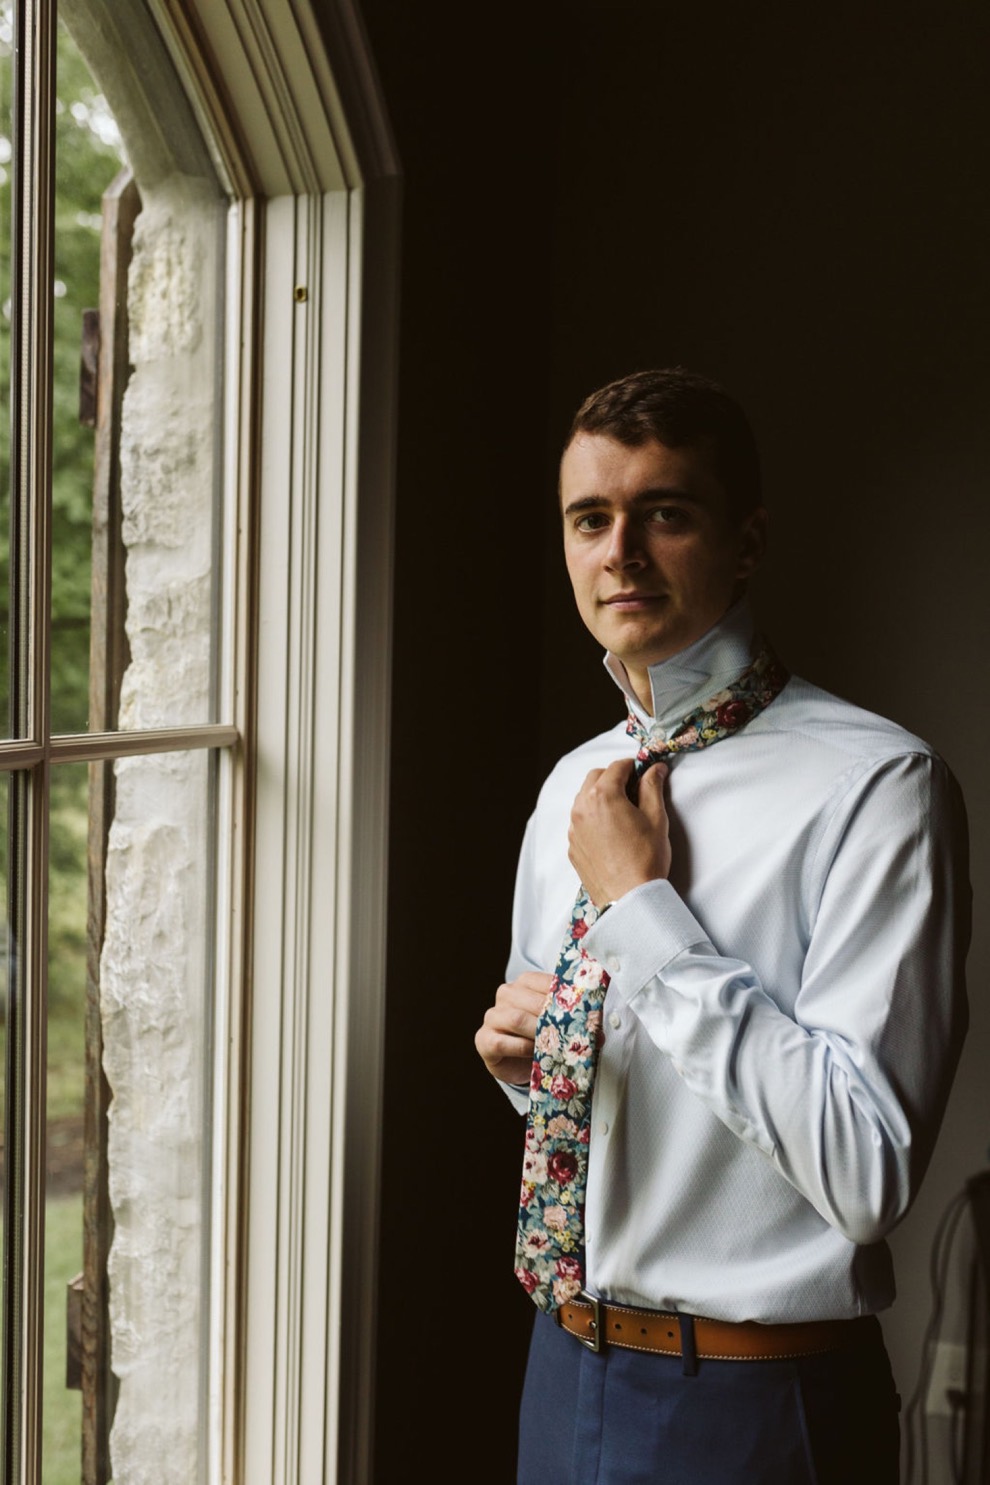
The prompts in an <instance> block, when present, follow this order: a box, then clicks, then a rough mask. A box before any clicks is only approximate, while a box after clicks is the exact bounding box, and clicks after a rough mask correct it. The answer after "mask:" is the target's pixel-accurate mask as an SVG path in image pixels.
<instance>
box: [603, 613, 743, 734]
mask: <svg viewBox="0 0 990 1485" xmlns="http://www.w3.org/2000/svg"><path fill="white" fill-rule="evenodd" d="M753 634H754V630H753V616H752V613H751V611H750V608H749V604H748V603H747V601H746V599H745V598H741V599H740V600H739V602H738V603H736V604H734V605H733V606H732V608H730V609H729V612H728V613H727V614H726V615H725V617H724V618H722V619H720V620H719V622H718V623H717V624H715V625H713V627H712V628H711V629H709V630H708V632H707V633H706V634H703V635H702V636H701V638H700V639H696V640H695V642H694V644H692V645H688V647H687V649H686V650H681V651H680V652H679V653H678V654H676V655H671V657H670V659H669V660H661V661H660V662H659V663H658V664H657V665H651V666H650V670H649V674H650V686H651V687H652V690H653V716H652V717H648V716H647V714H646V713H645V712H644V710H643V707H642V705H641V703H640V702H639V701H638V700H637V698H636V696H635V694H634V692H633V689H632V686H631V684H630V682H629V676H628V675H627V673H626V667H625V666H624V665H623V663H622V661H621V660H618V659H617V658H616V657H615V655H613V654H612V653H611V652H610V651H609V652H607V653H606V655H605V669H606V670H607V671H608V673H609V675H610V676H611V677H612V679H613V681H615V684H616V685H617V686H618V687H619V689H620V690H621V691H622V693H623V695H624V696H625V698H626V700H627V702H628V703H629V706H630V708H631V709H632V711H634V712H635V714H636V715H637V717H639V719H640V721H642V722H647V723H649V722H653V721H655V722H656V723H658V724H659V725H660V726H661V727H667V726H669V725H670V724H671V723H672V722H677V721H680V719H681V718H682V717H684V716H686V715H687V713H688V712H690V711H692V710H693V709H694V708H695V707H696V706H699V705H700V704H701V702H703V701H706V700H707V699H708V697H709V696H713V695H714V694H715V692H716V691H721V690H722V689H723V687H725V686H727V685H729V684H730V682H732V681H734V680H735V679H736V677H737V676H738V675H740V674H741V673H742V671H744V670H745V669H746V666H747V665H748V664H749V663H750V661H751V660H752V658H753Z"/></svg>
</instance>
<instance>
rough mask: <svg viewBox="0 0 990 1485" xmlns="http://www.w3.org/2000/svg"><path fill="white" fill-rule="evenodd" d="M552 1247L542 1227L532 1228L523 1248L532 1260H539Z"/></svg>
mask: <svg viewBox="0 0 990 1485" xmlns="http://www.w3.org/2000/svg"><path fill="white" fill-rule="evenodd" d="M549 1246H550V1239H549V1237H548V1236H547V1234H546V1233H545V1232H544V1231H543V1229H542V1227H531V1228H530V1230H529V1232H527V1234H526V1237H525V1239H524V1241H523V1247H524V1248H525V1249H526V1252H527V1253H528V1254H529V1255H530V1257H531V1258H538V1257H539V1256H540V1254H541V1253H545V1252H546V1250H547V1249H548V1248H549Z"/></svg>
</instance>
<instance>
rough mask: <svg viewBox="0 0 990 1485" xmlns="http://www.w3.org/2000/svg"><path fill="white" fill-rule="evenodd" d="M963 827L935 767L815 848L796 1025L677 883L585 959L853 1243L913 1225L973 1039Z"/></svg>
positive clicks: (635, 903) (883, 793) (836, 819)
mask: <svg viewBox="0 0 990 1485" xmlns="http://www.w3.org/2000/svg"><path fill="white" fill-rule="evenodd" d="M966 854H967V850H966V830H965V816H964V813H963V810H962V803H961V800H960V797H959V793H958V789H957V787H956V785H955V782H954V780H953V779H952V777H951V775H950V774H949V772H948V770H947V769H946V767H945V765H944V764H943V763H942V762H941V760H940V759H937V758H932V757H930V756H929V755H927V754H922V753H911V754H907V755H904V756H900V757H896V758H893V759H887V760H884V762H883V763H881V764H879V765H875V766H872V767H871V768H870V769H868V770H867V771H866V773H865V774H864V775H863V776H862V777H860V778H858V779H857V780H856V781H855V783H854V784H853V785H851V786H850V787H849V788H848V789H847V790H846V792H845V794H844V797H843V798H842V799H841V800H840V802H839V803H838V804H837V806H836V808H835V810H834V812H833V815H832V818H831V820H830V821H829V823H828V827H827V829H826V830H825V832H824V833H823V837H822V843H821V845H820V847H819V850H818V856H817V860H816V863H815V872H814V873H813V879H814V881H815V884H816V893H817V902H816V905H815V912H814V918H813V923H812V930H811V935H810V939H809V942H808V947H807V951H806V954H805V958H804V964H803V970H802V974H801V981H800V986H799V988H798V992H797V996H796V999H794V1000H793V1005H792V1008H791V1009H789V1010H786V1011H785V1010H784V1009H782V1008H781V1006H780V1004H778V1001H777V999H775V995H774V987H773V985H765V984H763V983H761V981H760V977H759V975H758V973H757V971H756V970H755V969H754V967H753V966H752V965H751V964H748V963H746V962H744V961H743V960H741V959H737V958H733V957H732V955H731V948H732V946H731V945H730V944H725V945H719V947H716V942H717V938H718V933H717V925H716V924H711V925H708V926H703V925H702V924H701V923H699V922H698V920H697V919H696V918H695V916H694V914H693V913H692V912H691V910H690V909H689V907H688V906H687V905H686V903H685V902H684V901H683V900H682V899H681V898H680V897H679V896H678V895H677V893H676V892H675V891H674V889H673V888H672V887H671V886H670V884H669V883H668V882H666V881H653V882H648V883H645V884H644V885H643V886H641V887H638V888H636V889H635V891H633V892H630V893H628V894H627V895H626V896H625V897H623V898H621V899H620V900H619V901H618V902H616V903H615V904H614V905H613V906H612V908H611V910H610V911H609V912H608V913H606V914H604V915H603V916H602V917H601V918H600V919H599V920H598V922H597V923H596V924H595V926H594V927H593V928H592V929H591V930H590V932H589V933H588V935H587V937H586V939H585V945H584V947H585V948H586V950H587V951H588V953H590V954H592V955H593V956H594V957H595V958H596V959H598V960H599V961H600V962H601V963H602V964H604V966H605V967H606V969H608V970H609V973H610V975H611V977H612V987H613V990H614V993H616V994H617V995H618V996H619V997H620V998H621V1000H623V1001H624V1002H625V1003H626V1004H627V1005H628V1007H629V1009H630V1010H631V1011H632V1012H633V1013H634V1014H635V1015H636V1016H637V1017H638V1018H639V1020H640V1022H641V1023H642V1025H643V1027H644V1028H645V1030H646V1032H647V1034H648V1035H649V1037H650V1038H651V1040H652V1041H653V1042H654V1043H655V1045H656V1046H657V1047H658V1048H659V1049H660V1051H661V1052H662V1053H664V1054H665V1055H666V1056H668V1057H669V1058H670V1060H671V1063H672V1065H673V1067H674V1069H675V1071H676V1072H677V1074H678V1075H679V1076H680V1077H681V1078H682V1080H683V1081H684V1083H685V1084H686V1085H687V1087H688V1088H689V1089H690V1090H691V1091H692V1093H693V1094H695V1095H696V1096H697V1097H698V1098H700V1099H702V1100H703V1101H704V1102H705V1103H706V1104H707V1105H708V1106H709V1107H710V1108H711V1109H712V1110H713V1112H714V1113H715V1114H716V1115H717V1116H718V1117H719V1119H721V1120H722V1122H723V1123H724V1124H725V1125H726V1126H727V1127H728V1128H729V1129H731V1130H732V1131H733V1133H735V1134H736V1135H737V1136H738V1137H739V1138H740V1139H742V1140H745V1141H748V1142H750V1143H752V1144H753V1145H755V1146H757V1147H758V1148H760V1149H761V1150H762V1151H763V1152H764V1153H765V1154H766V1155H767V1157H768V1158H769V1159H771V1160H772V1161H773V1163H774V1165H775V1166H776V1167H777V1169H778V1170H779V1171H780V1172H781V1173H782V1175H783V1176H784V1177H786V1179H787V1180H788V1181H790V1182H791V1183H792V1184H793V1185H794V1186H795V1187H796V1188H797V1190H799V1191H800V1192H801V1193H802V1194H803V1195H804V1196H805V1197H806V1198H807V1200H808V1201H809V1202H811V1203H812V1205H813V1206H814V1207H815V1208H816V1209H817V1211H818V1212H819V1213H820V1214H821V1215H822V1216H823V1217H824V1218H825V1220H826V1221H828V1222H829V1223H830V1224H831V1225H832V1226H834V1227H835V1228H837V1229H838V1230H839V1231H840V1232H842V1233H843V1234H844V1235H845V1236H846V1237H848V1238H849V1239H850V1240H851V1241H853V1242H856V1243H871V1242H875V1241H878V1240H879V1239H880V1238H881V1237H882V1236H883V1235H884V1234H885V1233H886V1232H887V1231H889V1229H890V1228H891V1227H892V1226H893V1225H894V1223H895V1222H897V1221H898V1220H899V1218H900V1217H901V1216H902V1215H903V1214H904V1212H905V1211H906V1209H907V1207H908V1205H909V1204H910V1201H911V1200H912V1198H913V1196H914V1194H915V1192H916V1191H917V1188H918V1184H919V1182H920V1179H921V1176H922V1175H923V1173H924V1169H925V1167H926V1165H927V1163H928V1159H929V1157H930V1155H931V1150H932V1147H933V1145H934V1141H935V1136H936V1134H937V1131H938V1126H939V1123H940V1121H941V1117H942V1113H943V1110H944V1107H945V1102H946V1099H947V1097H948V1092H949V1087H950V1084H951V1080H952V1076H953V1073H954V1071H955V1066H956V1062H957V1060H958V1056H959V1051H960V1047H961V1044H962V1039H963V1035H964V1031H965V1026H966V1003H965V990H964V980H963V965H964V959H965V953H966V948H967V946H968V938H969V906H970V899H969V888H968V881H967V866H966Z"/></svg>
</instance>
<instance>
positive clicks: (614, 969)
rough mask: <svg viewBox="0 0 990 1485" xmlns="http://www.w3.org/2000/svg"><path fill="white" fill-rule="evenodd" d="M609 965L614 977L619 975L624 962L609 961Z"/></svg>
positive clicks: (617, 960)
mask: <svg viewBox="0 0 990 1485" xmlns="http://www.w3.org/2000/svg"><path fill="white" fill-rule="evenodd" d="M607 963H608V967H609V970H610V971H611V973H612V974H614V975H617V974H618V973H619V970H620V969H621V968H622V962H621V960H619V959H614V958H613V959H609V960H607Z"/></svg>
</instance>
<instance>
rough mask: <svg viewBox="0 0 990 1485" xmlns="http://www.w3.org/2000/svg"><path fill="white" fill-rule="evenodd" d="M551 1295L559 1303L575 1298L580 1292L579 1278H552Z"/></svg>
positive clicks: (562, 1303) (563, 1303)
mask: <svg viewBox="0 0 990 1485" xmlns="http://www.w3.org/2000/svg"><path fill="white" fill-rule="evenodd" d="M552 1288H553V1297H554V1299H555V1300H556V1301H557V1303H558V1304H559V1305H566V1304H567V1302H568V1300H571V1299H576V1298H577V1296H578V1295H579V1294H580V1293H581V1280H580V1279H554V1281H553V1285H552Z"/></svg>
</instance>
